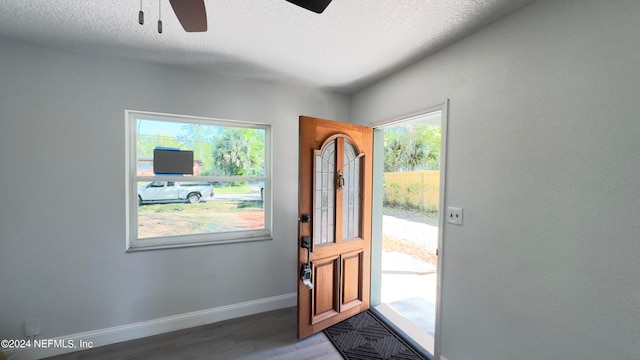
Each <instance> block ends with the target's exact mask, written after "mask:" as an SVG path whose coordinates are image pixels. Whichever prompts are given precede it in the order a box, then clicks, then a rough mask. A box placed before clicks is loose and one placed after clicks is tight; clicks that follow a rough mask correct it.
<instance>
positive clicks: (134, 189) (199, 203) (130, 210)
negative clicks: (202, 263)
mask: <svg viewBox="0 0 640 360" xmlns="http://www.w3.org/2000/svg"><path fill="white" fill-rule="evenodd" d="M125 115H126V116H125V117H126V122H127V132H128V134H127V170H126V171H127V228H128V230H127V250H129V251H134V250H151V249H158V248H170V247H183V246H197V245H208V244H216V243H229V242H240V241H255V240H267V239H270V236H271V231H270V230H271V190H270V189H271V177H270V176H271V175H270V172H271V171H270V163H271V159H270V127H269V126H268V125H265V124H258V123H250V122H240V121H231V120H220V119H208V118H199V117H189V116H181V115H167V114H156V113H149V112H137V111H126V114H125ZM158 149H161V150H163V151H166V150H167V149H169V151H192V152H193V164H192V165H191V161H192V160H191V158H189V159H188V161H187V162H186V163H184V161H185V160H184V159H182V160H180V161H182V163H181V165H183V166H182V167H183V168H184V167H186V168H188V169H189V171H188V172H189V174H165V173H163V174H157V173H155V172H154V164H153V162H154V161H153V160H154V150H158ZM159 162H160V161H158V163H159ZM191 166H193V171H191Z"/></svg>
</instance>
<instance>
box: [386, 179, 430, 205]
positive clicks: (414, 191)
mask: <svg viewBox="0 0 640 360" xmlns="http://www.w3.org/2000/svg"><path fill="white" fill-rule="evenodd" d="M384 190H385V196H384V200H385V203H387V204H391V205H401V206H411V207H417V208H420V209H423V210H435V209H437V208H438V204H439V202H440V170H430V171H407V172H387V173H384Z"/></svg>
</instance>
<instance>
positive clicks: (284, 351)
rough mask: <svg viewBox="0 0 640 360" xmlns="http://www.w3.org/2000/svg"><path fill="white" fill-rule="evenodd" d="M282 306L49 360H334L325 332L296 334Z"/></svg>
mask: <svg viewBox="0 0 640 360" xmlns="http://www.w3.org/2000/svg"><path fill="white" fill-rule="evenodd" d="M296 316H297V314H296V309H295V308H287V309H279V310H274V311H269V312H265V313H260V314H255V315H250V316H245V317H241V318H237V319H231V320H225V321H221V322H218V323H214V324H209V325H203V326H197V327H194V328H190V329H184V330H179V331H174V332H171V333H166V334H160V335H156V336H150V337H147V338H143V339H137V340H131V341H126V342H122V343H118V344H113V345H107V346H102V347H99V348H95V349H88V350H84V351H79V352H75V353H71V354H64V355H59V356H54V357H51V358H48V359H49V360H103V359H104V360H107V359H109V360H151V359H159V360H178V359H180V360H208V359H216V360H236V359H238V360H254V359H256V360H258V359H260V360H262V359H272V360H339V359H342V356H341V355H340V353H339V352H338V351H337V350H336V349H335V348H334V347H333V345H332V344H331V342H330V341H329V339H327V337H326V336H325V335H324V333H319V334H315V335H313V336H310V337H309V338H306V339H304V340H298V339H297V338H296V324H297V320H296Z"/></svg>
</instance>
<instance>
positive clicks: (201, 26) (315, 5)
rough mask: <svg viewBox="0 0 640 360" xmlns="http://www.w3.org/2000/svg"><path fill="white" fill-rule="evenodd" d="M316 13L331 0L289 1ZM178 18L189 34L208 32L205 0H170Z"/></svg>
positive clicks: (324, 7)
mask: <svg viewBox="0 0 640 360" xmlns="http://www.w3.org/2000/svg"><path fill="white" fill-rule="evenodd" d="M287 1H288V2H290V3H292V4H295V5H298V6H300V7H303V8H305V9H307V10H310V11H313V12H315V13H318V14H320V13H322V12H323V11H324V9H326V8H327V6H329V3H330V2H331V0H287ZM169 2H170V3H171V7H172V8H173V11H174V12H175V13H176V17H177V18H178V20H180V24H182V27H183V28H184V30H185V31H187V32H203V31H207V12H206V9H205V6H204V0H169Z"/></svg>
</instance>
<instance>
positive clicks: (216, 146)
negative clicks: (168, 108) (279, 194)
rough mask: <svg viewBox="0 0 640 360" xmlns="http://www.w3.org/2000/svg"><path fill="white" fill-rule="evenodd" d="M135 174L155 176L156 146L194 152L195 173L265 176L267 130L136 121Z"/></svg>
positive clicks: (196, 174) (203, 174)
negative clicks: (154, 151)
mask: <svg viewBox="0 0 640 360" xmlns="http://www.w3.org/2000/svg"><path fill="white" fill-rule="evenodd" d="M136 134H137V137H136V159H137V161H136V164H137V168H136V174H137V175H138V176H152V175H154V173H153V150H154V149H155V148H156V147H164V148H172V149H179V150H190V151H193V175H194V176H244V177H254V176H264V174H265V170H264V169H265V149H266V148H265V137H266V130H265V129H253V128H242V127H232V126H220V125H209V124H193V123H186V122H172V121H161V120H147V119H137V121H136Z"/></svg>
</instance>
